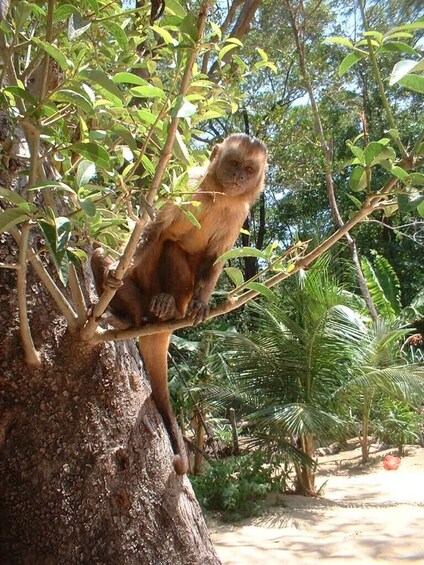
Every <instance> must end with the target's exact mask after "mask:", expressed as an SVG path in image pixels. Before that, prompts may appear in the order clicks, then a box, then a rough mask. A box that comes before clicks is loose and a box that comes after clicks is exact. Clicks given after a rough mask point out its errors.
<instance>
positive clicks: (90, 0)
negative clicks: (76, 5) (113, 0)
mask: <svg viewBox="0 0 424 565" xmlns="http://www.w3.org/2000/svg"><path fill="white" fill-rule="evenodd" d="M87 4H88V5H89V6H90V8H91V9H92V10H93V12H94V13H95V14H96V15H99V4H98V2H97V0H87Z"/></svg>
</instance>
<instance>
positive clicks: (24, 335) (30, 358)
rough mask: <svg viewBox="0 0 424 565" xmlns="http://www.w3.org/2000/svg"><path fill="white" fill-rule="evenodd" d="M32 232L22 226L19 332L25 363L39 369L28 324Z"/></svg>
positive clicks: (37, 357)
mask: <svg viewBox="0 0 424 565" xmlns="http://www.w3.org/2000/svg"><path fill="white" fill-rule="evenodd" d="M30 230H31V224H30V223H29V222H26V223H25V224H24V225H23V226H22V233H21V238H20V241H19V256H18V261H19V266H20V268H19V269H18V271H17V285H16V286H17V290H18V305H19V331H20V334H21V339H22V345H23V348H24V352H25V361H26V362H27V363H28V364H29V365H34V366H37V367H39V366H40V365H41V360H40V355H39V353H38V351H37V350H36V349H35V346H34V342H33V341H32V335H31V328H30V327H29V322H28V309H27V299H26V281H27V278H26V275H27V249H28V238H29V232H30Z"/></svg>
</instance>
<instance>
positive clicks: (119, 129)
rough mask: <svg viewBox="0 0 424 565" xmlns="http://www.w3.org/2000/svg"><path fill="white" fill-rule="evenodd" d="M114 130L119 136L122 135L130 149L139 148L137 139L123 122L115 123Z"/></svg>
mask: <svg viewBox="0 0 424 565" xmlns="http://www.w3.org/2000/svg"><path fill="white" fill-rule="evenodd" d="M113 132H114V133H115V134H116V135H118V136H119V137H122V139H123V140H124V141H125V142H126V143H127V145H128V147H129V148H130V149H132V150H133V151H135V150H136V149H137V141H136V139H135V138H134V136H133V135H132V133H131V132H130V130H129V129H128V128H126V127H125V126H123V125H122V124H115V125H114V126H113Z"/></svg>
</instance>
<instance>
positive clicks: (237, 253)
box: [215, 247, 268, 264]
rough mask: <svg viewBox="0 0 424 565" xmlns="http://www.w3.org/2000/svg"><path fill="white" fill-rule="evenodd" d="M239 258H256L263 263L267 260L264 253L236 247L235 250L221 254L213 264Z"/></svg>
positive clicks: (254, 249)
mask: <svg viewBox="0 0 424 565" xmlns="http://www.w3.org/2000/svg"><path fill="white" fill-rule="evenodd" d="M240 257H258V258H259V259H263V260H264V261H267V259H268V258H267V256H266V254H265V253H263V252H262V251H260V250H259V249H256V248H255V247H237V248H236V249H231V250H230V251H227V252H226V253H223V254H222V255H221V256H220V257H218V259H217V260H216V261H215V264H216V263H221V262H224V261H228V259H238V258H240Z"/></svg>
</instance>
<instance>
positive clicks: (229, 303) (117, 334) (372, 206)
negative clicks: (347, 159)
mask: <svg viewBox="0 0 424 565" xmlns="http://www.w3.org/2000/svg"><path fill="white" fill-rule="evenodd" d="M395 182H396V179H393V180H390V181H389V182H388V183H387V184H386V186H385V187H384V189H383V190H382V191H380V193H379V194H376V195H374V196H370V197H368V198H367V201H366V202H365V204H364V206H363V207H362V208H361V210H359V211H358V212H357V213H356V214H355V216H353V217H352V218H350V220H349V221H348V222H346V223H345V224H344V225H343V226H342V227H340V228H339V229H338V230H337V231H336V232H334V233H333V234H332V235H331V236H330V237H329V238H327V239H326V240H325V241H323V242H322V243H321V244H320V245H318V246H317V247H315V249H313V250H312V251H311V252H310V253H308V254H307V255H305V256H304V257H302V258H301V259H299V260H298V261H297V262H295V263H294V266H293V268H292V270H291V271H290V272H287V271H286V272H281V273H278V274H277V275H274V276H273V277H271V278H269V279H268V280H267V281H264V283H263V284H264V285H265V286H266V287H267V288H272V287H273V286H275V285H277V284H279V283H280V282H282V281H283V280H285V279H287V278H289V277H291V276H292V275H293V274H295V273H296V272H298V271H300V270H301V269H304V268H305V267H307V266H308V265H309V264H310V263H312V262H313V261H315V260H316V259H317V258H318V257H320V256H321V255H322V254H323V253H325V252H326V251H328V249H330V248H331V247H332V246H333V245H334V244H335V243H336V242H337V241H339V240H340V239H341V238H343V237H344V236H345V235H346V233H347V232H348V231H349V230H351V229H352V228H353V227H354V226H356V225H357V224H358V223H360V222H361V221H362V220H363V219H364V218H366V217H367V216H369V214H371V213H372V212H373V211H374V210H376V209H377V208H378V207H379V206H380V203H381V200H382V199H383V198H385V194H386V192H388V191H389V190H390V188H391V187H392V186H393V184H394V183H395ZM259 294H260V293H259V292H256V291H254V290H249V291H248V292H246V293H244V294H242V295H241V296H240V297H238V298H237V299H234V300H226V301H225V302H223V303H222V304H220V305H219V306H217V307H216V308H212V309H211V311H210V312H209V315H208V317H207V318H206V320H210V319H212V318H216V317H217V316H222V315H223V314H227V313H228V312H231V311H232V310H235V309H236V308H240V306H243V305H244V304H246V303H247V302H249V301H250V300H252V299H253V298H256V297H257V296H259ZM190 326H193V320H189V319H187V318H184V319H183V320H175V321H171V322H159V323H153V324H146V325H145V326H143V327H141V328H131V329H128V330H118V329H116V330H105V331H103V332H101V333H99V334H97V335H96V336H94V337H93V338H92V339H91V340H90V342H91V343H94V344H97V343H102V342H105V341H115V340H120V339H131V338H136V337H140V336H142V335H151V334H155V333H161V332H164V331H174V330H179V329H181V328H186V327H190Z"/></svg>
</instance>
